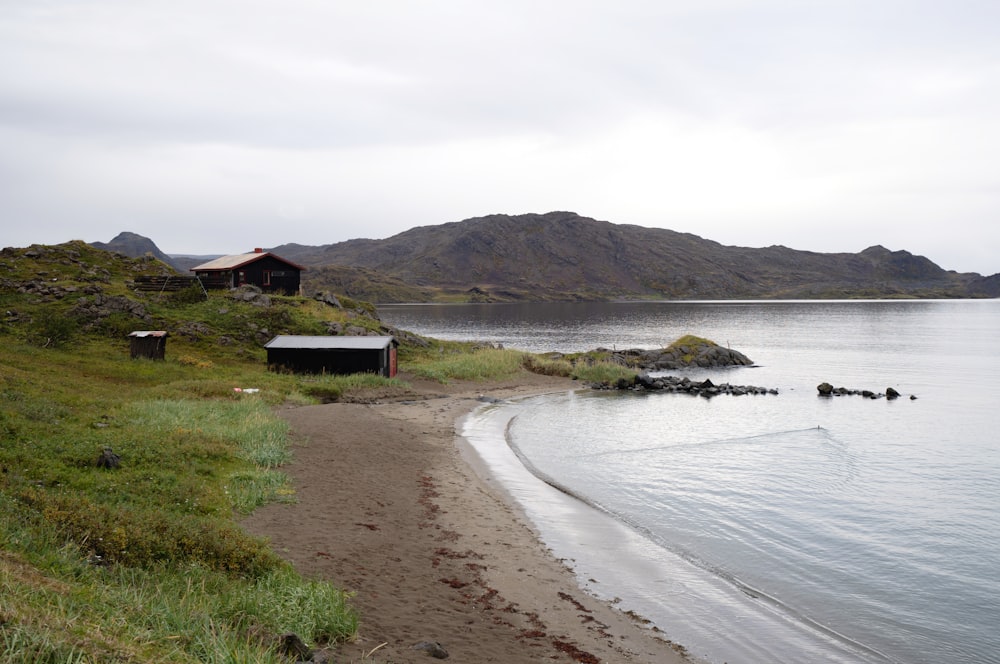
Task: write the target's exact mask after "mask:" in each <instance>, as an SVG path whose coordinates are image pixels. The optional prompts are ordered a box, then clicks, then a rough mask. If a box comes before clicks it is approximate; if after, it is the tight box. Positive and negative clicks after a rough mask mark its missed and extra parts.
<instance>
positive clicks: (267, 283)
mask: <svg viewBox="0 0 1000 664" xmlns="http://www.w3.org/2000/svg"><path fill="white" fill-rule="evenodd" d="M264 285H265V286H270V285H271V271H270V270H264Z"/></svg>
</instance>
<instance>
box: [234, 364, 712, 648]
mask: <svg viewBox="0 0 1000 664" xmlns="http://www.w3.org/2000/svg"><path fill="white" fill-rule="evenodd" d="M405 378H406V380H407V381H408V383H409V384H410V385H411V388H410V389H409V390H407V392H406V393H405V394H392V395H386V396H385V397H379V396H378V395H376V396H373V397H372V398H371V399H366V401H368V402H367V403H334V404H327V405H319V406H305V407H298V408H288V409H283V410H282V411H281V416H282V417H283V418H285V419H286V420H287V421H288V422H289V423H290V424H291V426H292V432H293V440H294V446H293V454H294V461H293V462H292V463H291V464H289V465H288V466H286V467H285V468H284V470H285V471H286V472H287V473H288V474H289V476H290V477H291V479H292V483H293V485H294V487H295V491H296V496H297V499H298V502H297V503H296V504H280V505H269V506H266V507H264V508H261V509H259V510H257V511H256V512H255V513H254V514H252V515H251V516H250V517H248V518H247V519H246V520H245V521H244V527H245V528H246V529H247V530H248V531H249V532H251V533H253V534H255V535H259V536H265V537H268V538H270V540H271V542H272V546H273V548H274V549H275V551H276V552H277V553H278V554H279V555H281V556H282V557H284V558H286V559H287V560H289V561H290V562H291V563H292V564H293V565H295V567H296V568H297V569H298V570H299V571H300V572H301V573H302V574H303V575H305V576H307V577H309V578H322V579H325V580H329V581H331V582H332V583H334V585H337V586H339V587H342V588H345V589H347V590H350V591H352V592H354V593H356V595H355V597H354V598H353V600H352V603H353V604H354V606H356V607H357V609H358V610H359V613H360V628H359V636H358V639H357V641H356V642H355V643H350V644H344V645H341V646H338V647H337V649H336V652H337V654H336V661H350V662H361V661H367V662H385V663H389V662H393V663H404V662H424V661H428V659H429V658H430V652H429V651H428V650H426V649H421V648H414V646H418V645H419V644H421V643H426V642H433V643H440V644H441V646H443V648H444V649H445V650H446V651H447V652H448V653H449V655H450V657H449V659H451V660H452V661H462V662H493V661H495V662H501V661H502V662H537V661H548V662H552V661H556V662H558V661H565V662H639V663H645V662H649V663H653V662H666V663H670V662H676V663H680V662H690V661H693V660H692V659H689V658H688V657H687V656H686V655H685V653H684V650H683V648H682V647H681V646H678V645H676V644H673V643H671V642H670V641H669V640H667V638H666V636H665V635H663V634H662V633H660V632H659V631H657V630H656V629H655V628H651V627H649V626H648V625H647V624H645V623H644V621H642V619H641V618H639V617H638V616H634V615H626V614H625V613H623V612H622V611H620V610H618V609H616V608H615V607H614V605H613V604H612V603H610V602H607V601H603V600H600V599H598V598H596V597H594V596H592V595H590V594H589V593H587V592H586V591H585V590H583V589H582V588H581V585H580V584H579V583H578V581H577V579H576V578H575V576H574V574H573V572H572V570H570V569H569V567H568V566H567V565H566V564H565V563H564V562H563V561H559V560H556V559H555V558H554V557H553V555H552V554H551V552H550V551H549V550H548V549H547V548H546V547H545V545H544V544H543V543H542V542H541V541H540V540H539V539H538V537H537V534H536V533H535V532H534V530H533V529H532V527H531V525H530V524H529V523H528V521H527V520H526V518H525V517H524V515H523V514H522V513H521V512H520V511H519V509H518V508H517V507H516V506H515V505H514V503H513V502H512V501H511V500H510V497H509V496H508V495H504V491H503V490H502V487H498V486H497V485H496V483H494V482H491V481H490V478H489V476H488V469H487V468H485V466H483V465H481V464H477V462H476V459H475V458H474V457H473V456H472V455H474V452H473V451H471V449H463V445H462V443H461V441H458V440H457V439H456V437H457V436H458V430H457V427H458V423H459V421H460V420H461V419H462V418H464V417H466V416H467V415H468V414H470V413H471V412H472V411H473V410H474V409H475V408H476V407H478V406H480V405H481V404H482V403H483V402H484V401H488V400H491V399H511V398H516V397H524V396H531V395H538V394H545V393H550V392H559V391H566V390H571V389H574V388H576V387H577V386H578V384H577V383H574V382H573V381H571V380H569V379H566V378H555V377H547V376H537V375H534V374H522V375H520V376H518V377H517V378H515V379H512V380H508V381H496V382H490V383H468V382H459V381H456V382H455V383H452V384H449V385H439V384H437V383H429V382H427V381H421V380H419V379H414V378H413V377H405Z"/></svg>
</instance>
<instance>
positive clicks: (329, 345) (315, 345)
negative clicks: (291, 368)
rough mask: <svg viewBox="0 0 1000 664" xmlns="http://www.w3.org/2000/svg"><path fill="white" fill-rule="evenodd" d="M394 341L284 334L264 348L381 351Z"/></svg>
mask: <svg viewBox="0 0 1000 664" xmlns="http://www.w3.org/2000/svg"><path fill="white" fill-rule="evenodd" d="M394 341H395V338H394V337H325V336H307V335H292V334H282V335H278V336H276V337H275V338H273V339H271V340H270V341H268V342H267V343H266V344H264V348H301V349H310V350H381V349H383V348H385V347H386V346H388V345H389V344H391V343H393V342H394Z"/></svg>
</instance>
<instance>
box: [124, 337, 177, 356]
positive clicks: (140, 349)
mask: <svg viewBox="0 0 1000 664" xmlns="http://www.w3.org/2000/svg"><path fill="white" fill-rule="evenodd" d="M128 336H129V342H130V343H129V346H130V351H131V354H132V359H133V360H134V359H136V358H139V357H145V358H147V359H150V360H162V359H163V358H164V357H165V356H166V352H167V333H166V332H164V331H163V330H136V331H135V332H130V333H129V335H128Z"/></svg>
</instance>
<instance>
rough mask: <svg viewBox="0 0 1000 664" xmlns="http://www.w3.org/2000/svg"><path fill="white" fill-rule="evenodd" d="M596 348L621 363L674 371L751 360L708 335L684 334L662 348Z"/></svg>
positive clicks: (735, 364) (750, 363)
mask: <svg viewBox="0 0 1000 664" xmlns="http://www.w3.org/2000/svg"><path fill="white" fill-rule="evenodd" d="M598 351H604V352H607V353H610V357H611V360H612V361H613V362H617V363H618V364H621V365H623V366H627V367H635V368H636V369H640V370H642V371H676V370H678V369H691V368H695V367H696V368H699V369H720V368H723V367H749V366H753V363H754V362H753V360H751V359H750V358H749V357H747V356H746V355H744V354H743V353H741V352H739V351H737V350H733V349H732V348H728V347H723V346H720V345H719V344H717V343H715V342H714V341H711V340H709V339H703V338H701V337H696V336H694V335H693V334H687V335H685V336H683V337H681V338H680V339H678V340H677V341H675V342H673V343H672V344H670V345H669V346H667V347H666V348H657V349H653V350H641V349H638V348H632V349H629V350H613V351H608V350H607V349H604V348H599V349H598Z"/></svg>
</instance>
